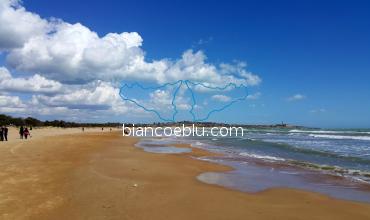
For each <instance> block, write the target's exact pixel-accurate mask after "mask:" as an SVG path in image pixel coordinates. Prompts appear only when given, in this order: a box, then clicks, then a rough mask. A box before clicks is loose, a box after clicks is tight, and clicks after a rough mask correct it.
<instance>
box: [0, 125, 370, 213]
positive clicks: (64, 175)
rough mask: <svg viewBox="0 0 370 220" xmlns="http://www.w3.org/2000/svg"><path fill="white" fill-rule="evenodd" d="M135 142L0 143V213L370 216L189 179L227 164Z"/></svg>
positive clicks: (113, 137)
mask: <svg viewBox="0 0 370 220" xmlns="http://www.w3.org/2000/svg"><path fill="white" fill-rule="evenodd" d="M106 130H109V129H106ZM67 134H68V135H67ZM13 135H16V131H15V130H12V133H11V137H12V138H14V136H13ZM17 138H18V137H17ZM136 142H137V139H135V138H130V137H122V136H121V132H118V131H116V132H101V129H100V130H99V129H95V130H91V131H87V132H84V133H82V132H81V129H59V130H58V129H42V130H35V129H34V131H33V138H32V139H30V140H27V141H25V140H23V141H20V140H12V141H10V142H8V143H0V219H38V220H40V219H153V220H156V219H174V220H175V219H186V220H188V219H370V205H369V204H362V203H355V202H349V201H341V200H337V199H332V198H329V197H327V196H324V195H320V194H317V193H311V192H305V191H299V190H292V189H271V190H267V191H264V192H260V193H256V194H248V193H242V192H238V191H234V190H230V189H226V188H223V187H219V186H214V185H207V184H204V183H201V182H199V181H197V179H196V178H195V177H196V176H197V175H198V174H200V173H202V172H207V171H226V170H228V169H229V168H228V167H224V166H221V165H217V164H212V163H208V162H205V161H199V160H194V159H191V158H190V157H189V156H191V155H207V154H209V153H208V152H205V151H202V150H199V149H194V150H193V152H192V153H186V154H179V155H168V154H153V153H147V152H144V151H142V150H141V149H138V148H135V147H134V146H133V145H134V144H135V143H136Z"/></svg>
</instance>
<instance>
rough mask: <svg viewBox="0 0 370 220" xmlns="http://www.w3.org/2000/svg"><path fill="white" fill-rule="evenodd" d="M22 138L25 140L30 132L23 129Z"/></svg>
mask: <svg viewBox="0 0 370 220" xmlns="http://www.w3.org/2000/svg"><path fill="white" fill-rule="evenodd" d="M23 135H24V138H25V139H27V137H28V135H30V132H29V131H28V129H27V128H25V129H24V131H23Z"/></svg>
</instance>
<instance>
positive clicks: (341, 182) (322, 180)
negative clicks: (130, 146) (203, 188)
mask: <svg viewBox="0 0 370 220" xmlns="http://www.w3.org/2000/svg"><path fill="white" fill-rule="evenodd" d="M143 140H145V139H141V140H140V141H139V142H138V143H137V144H136V146H138V147H140V148H141V149H143V150H144V151H146V152H148V153H164V154H179V153H182V154H189V155H191V156H190V157H191V158H192V159H196V160H201V161H206V162H210V163H214V164H217V165H222V166H226V167H229V170H226V171H220V172H204V173H201V174H199V175H197V176H196V178H197V179H198V180H199V181H201V182H202V183H206V184H211V185H217V186H221V187H225V188H227V189H233V190H237V191H240V192H245V193H259V192H262V191H265V190H269V189H274V188H288V189H296V190H303V191H306V192H313V193H319V194H322V195H324V196H328V197H330V198H333V199H339V200H345V201H353V202H362V203H366V204H370V199H369V198H370V185H369V184H368V183H367V182H365V183H363V182H360V181H353V180H352V179H351V178H349V177H345V176H338V175H334V174H333V173H326V172H323V171H321V170H317V169H309V168H306V167H302V166H294V165H292V164H287V163H281V162H279V161H273V162H271V161H270V162H268V161H264V160H261V159H257V158H240V157H239V158H234V157H233V156H231V157H230V155H228V154H227V153H225V152H223V153H219V152H214V151H212V149H207V148H203V147H199V146H196V145H195V146H194V143H191V142H188V143H176V141H175V142H174V143H163V144H162V143H156V142H153V143H146V144H145V142H146V141H144V143H143ZM170 142H171V141H170ZM181 142H182V141H181ZM171 146H174V147H175V148H181V149H191V150H192V151H194V150H195V151H199V150H201V151H203V152H204V153H202V154H201V155H197V154H194V153H192V152H190V153H188V152H186V151H182V152H181V151H179V152H173V151H174V150H172V152H163V151H159V152H156V151H155V150H154V151H152V150H151V149H152V148H153V149H156V148H163V149H166V148H167V147H171ZM201 146H203V144H202V145H201ZM271 170H273V172H274V173H275V175H273V177H270V175H271V172H272V171H271ZM264 173H267V174H266V175H264ZM276 173H283V174H276ZM292 173H293V174H292ZM283 178H287V179H288V180H287V181H285V182H284V181H282V182H283V184H282V185H280V186H276V185H274V184H269V183H268V182H270V181H271V182H273V181H275V182H279V181H280V182H281V179H283ZM244 179H253V181H252V182H253V183H246V182H248V181H244ZM315 186H316V187H315Z"/></svg>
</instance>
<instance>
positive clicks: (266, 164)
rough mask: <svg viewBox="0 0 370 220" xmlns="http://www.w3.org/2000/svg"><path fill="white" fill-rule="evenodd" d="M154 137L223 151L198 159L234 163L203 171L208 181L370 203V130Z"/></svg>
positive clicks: (161, 141) (203, 178)
mask: <svg viewBox="0 0 370 220" xmlns="http://www.w3.org/2000/svg"><path fill="white" fill-rule="evenodd" d="M158 141H159V143H156V142H158ZM150 142H151V143H152V144H153V143H154V144H159V145H168V144H173V143H190V144H192V146H193V147H198V148H202V149H205V150H209V151H214V152H218V153H222V154H223V155H224V156H220V157H202V158H197V159H201V160H206V161H211V162H215V163H221V164H225V165H229V166H231V167H233V168H234V170H233V171H230V172H224V173H203V174H201V175H200V176H198V179H199V180H201V181H203V182H206V183H212V184H218V185H222V186H226V187H230V188H234V189H238V190H241V191H247V192H258V191H261V190H265V189H268V188H274V187H290V188H298V189H305V190H309V191H315V192H320V193H324V194H327V195H329V196H332V197H336V198H342V199H349V200H355V201H362V202H370V130H360V129H353V130H334V129H330V130H329V129H245V130H244V136H238V137H237V136H231V137H212V138H211V137H183V138H175V137H171V138H167V139H152V140H150ZM147 144H148V143H147Z"/></svg>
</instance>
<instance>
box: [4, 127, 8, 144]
mask: <svg viewBox="0 0 370 220" xmlns="http://www.w3.org/2000/svg"><path fill="white" fill-rule="evenodd" d="M3 135H4V140H5V141H8V128H7V127H4V131H3Z"/></svg>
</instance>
